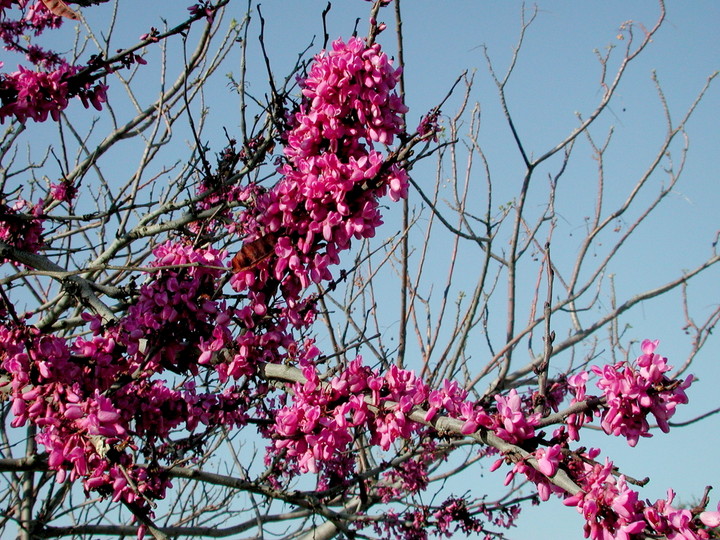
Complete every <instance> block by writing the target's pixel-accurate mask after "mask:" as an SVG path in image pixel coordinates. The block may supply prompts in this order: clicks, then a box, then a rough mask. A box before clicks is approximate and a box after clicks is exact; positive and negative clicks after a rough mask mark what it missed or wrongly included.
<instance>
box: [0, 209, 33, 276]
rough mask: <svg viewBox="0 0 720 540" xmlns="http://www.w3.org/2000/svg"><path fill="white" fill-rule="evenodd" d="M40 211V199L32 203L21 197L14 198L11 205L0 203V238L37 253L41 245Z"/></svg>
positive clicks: (14, 245) (19, 247)
mask: <svg viewBox="0 0 720 540" xmlns="http://www.w3.org/2000/svg"><path fill="white" fill-rule="evenodd" d="M42 213H43V204H42V201H39V202H38V203H37V204H34V205H33V204H31V203H29V202H27V201H25V200H23V199H18V200H16V201H15V202H14V203H13V205H12V206H8V205H7V204H5V203H0V240H2V241H3V242H5V243H6V244H9V245H11V246H13V247H15V248H18V249H22V250H24V251H29V252H31V253H37V252H38V251H39V250H40V249H41V248H42V246H43V239H42V233H43V219H42V217H41V216H42ZM0 262H5V261H3V260H0Z"/></svg>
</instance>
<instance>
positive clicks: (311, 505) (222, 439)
mask: <svg viewBox="0 0 720 540" xmlns="http://www.w3.org/2000/svg"><path fill="white" fill-rule="evenodd" d="M95 4H102V5H97V6H96V5H95ZM122 4H123V3H120V2H115V3H114V5H113V3H105V2H103V1H95V2H91V1H83V2H75V3H67V2H62V1H60V0H42V1H37V2H33V1H32V0H2V1H0V36H1V37H2V40H3V44H4V47H5V51H6V53H5V54H6V57H7V58H8V59H7V60H6V61H5V62H4V66H3V68H2V69H3V72H2V74H0V102H1V103H0V104H1V107H0V122H2V123H3V135H2V141H1V142H0V174H1V176H0V182H1V183H0V259H1V260H2V269H3V274H2V276H1V277H0V381H1V383H0V384H1V386H0V393H1V394H2V396H3V409H2V410H3V424H2V433H1V436H2V438H1V439H0V452H1V453H2V455H1V456H0V470H1V471H2V472H3V476H2V478H3V483H2V488H1V491H0V493H1V497H0V499H1V500H2V509H3V510H2V512H1V513H0V522H1V523H2V527H3V529H4V530H6V531H8V533H7V534H17V535H18V537H19V538H22V539H30V538H59V537H73V538H97V537H101V536H104V535H105V536H118V537H120V536H134V535H136V536H137V537H139V538H142V537H154V538H176V537H183V538H184V537H198V538H202V537H228V538H239V537H243V536H244V535H246V534H247V535H251V536H252V535H255V536H252V537H257V538H259V537H264V536H265V535H278V536H281V537H284V538H313V539H321V538H333V537H348V538H408V539H410V538H428V537H450V536H453V535H461V534H465V535H469V536H472V537H479V538H504V537H506V536H507V535H509V534H511V533H510V532H508V530H509V529H511V528H512V527H513V526H514V525H515V523H516V521H517V520H518V519H520V518H521V516H522V509H523V507H524V506H526V505H529V504H535V503H538V502H544V501H547V500H549V499H558V500H560V501H562V502H563V504H564V505H565V506H567V508H566V510H565V511H566V512H567V513H577V514H579V515H580V516H581V518H582V519H581V522H582V523H584V525H581V527H582V533H584V535H585V537H588V538H593V539H608V538H623V539H635V538H645V537H652V538H684V539H695V538H699V539H705V538H716V537H717V536H718V534H717V532H716V531H715V529H714V527H717V526H718V525H719V524H720V512H717V511H715V510H716V507H715V506H714V505H713V502H711V498H710V497H708V494H707V493H705V494H704V495H705V496H704V497H703V498H702V500H700V501H699V502H698V504H697V505H694V506H692V507H689V506H688V505H682V504H680V503H679V502H678V501H677V500H675V495H674V492H673V491H672V490H670V491H668V495H667V496H666V497H665V498H660V499H657V498H648V497H647V496H646V495H644V494H643V486H644V485H645V484H646V483H647V481H648V480H647V479H645V480H639V479H636V478H634V477H633V476H632V475H633V471H626V470H622V469H621V468H619V467H617V466H615V464H614V461H613V455H611V454H609V453H608V452H607V451H604V450H603V447H602V443H600V444H599V445H598V444H596V443H595V442H592V443H591V444H588V443H586V442H585V441H586V436H587V433H588V432H590V431H592V430H595V434H597V432H598V431H599V432H602V433H603V434H604V436H605V437H606V438H607V440H609V439H610V438H613V437H614V438H620V439H623V440H624V441H626V444H627V445H629V446H630V447H635V446H636V445H638V446H642V445H652V442H653V441H647V440H645V439H647V438H649V437H651V436H653V435H655V434H659V433H658V432H668V431H669V430H670V429H671V428H673V416H674V415H675V413H676V410H677V409H678V408H679V406H681V405H684V404H686V403H687V402H688V399H689V396H692V389H693V384H694V381H695V377H694V376H693V375H691V374H690V372H689V370H690V367H691V363H692V361H693V359H694V358H695V357H696V356H697V355H698V354H699V353H700V351H701V349H702V347H703V345H705V343H706V341H707V340H708V338H709V336H710V334H711V332H712V330H713V329H714V327H715V325H716V324H717V322H718V319H719V318H720V309H718V308H717V307H715V308H713V309H711V310H710V311H707V310H705V311H704V312H702V314H701V318H698V316H695V315H694V314H693V313H692V310H691V307H692V306H691V304H692V303H691V301H690V300H689V296H690V295H689V293H688V289H689V287H691V286H692V284H693V283H694V282H695V280H696V279H697V278H698V277H703V276H705V275H707V274H708V273H709V272H711V271H713V270H715V268H716V266H714V265H715V264H716V263H717V262H718V260H719V257H718V254H717V253H716V252H715V251H714V250H712V251H711V253H710V254H709V256H708V257H707V258H705V259H704V260H701V261H694V262H690V263H689V264H691V265H692V266H689V267H688V268H686V269H685V270H684V272H682V273H678V274H677V275H675V276H673V277H671V278H670V279H668V280H666V281H664V282H662V283H661V284H660V285H655V286H652V287H650V288H647V289H644V290H641V291H635V292H634V293H633V294H632V295H628V296H624V293H623V292H622V291H620V290H616V288H615V285H614V278H613V277H612V275H611V273H612V272H614V269H615V268H616V266H615V261H616V260H617V258H618V256H619V255H618V254H619V253H622V251H623V248H624V246H625V245H626V244H628V243H630V242H631V241H632V238H634V236H635V235H636V234H637V231H638V230H640V229H641V228H642V227H643V226H644V225H645V223H647V222H649V221H650V220H651V219H653V218H654V216H655V215H656V214H657V213H658V212H661V211H662V208H663V204H664V203H665V202H666V199H667V198H668V197H669V196H670V195H671V194H672V193H673V192H674V190H675V189H677V185H678V183H679V181H680V179H681V176H682V172H683V170H684V164H685V158H686V152H687V149H688V144H689V142H688V141H689V139H688V137H687V136H686V131H685V130H686V125H687V122H688V121H689V119H690V118H691V116H692V115H693V114H694V113H696V111H697V110H698V109H699V107H700V106H701V105H702V104H701V101H702V99H703V97H705V95H706V93H707V92H708V91H709V90H710V89H711V83H712V80H713V78H714V75H710V77H709V78H708V79H707V82H706V84H705V86H703V87H700V88H698V89H697V93H696V97H695V99H694V101H692V102H691V103H689V104H687V106H686V108H685V109H684V110H683V111H682V112H681V113H680V114H679V116H678V115H677V113H676V112H675V111H673V114H672V115H671V114H670V112H671V111H670V106H669V105H668V103H667V100H666V98H665V94H664V92H663V90H662V86H661V85H660V84H659V83H657V95H658V102H659V104H660V108H661V112H662V113H663V116H664V118H665V125H664V130H665V131H664V133H663V134H662V135H661V136H660V137H659V138H658V140H659V143H658V145H657V148H656V153H655V154H654V155H653V156H652V157H651V158H650V159H649V160H647V163H645V164H644V168H643V169H642V170H641V172H640V173H639V174H638V175H637V176H636V178H634V179H632V180H626V181H625V182H624V184H623V186H622V194H621V197H620V198H618V197H617V196H616V194H614V193H610V189H609V187H607V186H606V182H607V183H608V184H609V183H610V182H609V180H607V179H606V178H605V170H606V168H609V165H608V161H609V157H608V155H609V150H608V148H609V142H610V140H611V139H612V131H611V130H610V131H609V132H608V133H603V132H602V129H603V128H602V127H600V128H597V130H596V126H598V125H599V126H602V125H603V124H602V122H603V121H604V119H605V118H606V117H607V116H608V115H609V114H611V111H612V109H611V103H614V99H615V98H616V94H617V92H618V88H620V87H621V83H622V81H624V79H625V77H626V72H627V71H628V70H630V69H631V67H632V66H633V65H634V63H635V61H636V58H638V57H640V56H641V55H642V54H643V53H644V51H645V50H646V49H647V48H648V47H651V42H652V40H653V38H654V37H655V36H656V34H657V33H658V31H659V29H660V28H661V26H662V25H663V21H664V19H665V6H664V5H663V4H662V3H660V4H659V5H658V7H657V13H656V20H655V21H654V22H651V23H649V24H646V25H641V24H635V23H632V22H627V23H624V24H623V25H622V26H621V27H620V29H619V34H618V36H617V40H618V41H619V43H620V46H616V47H614V48H611V49H608V50H607V51H605V52H603V53H598V56H597V59H598V66H599V67H598V73H599V85H598V87H599V91H598V93H597V94H596V100H595V104H594V106H593V107H592V108H591V109H590V110H589V111H585V112H583V113H578V115H577V118H576V124H575V127H574V128H572V129H571V130H570V131H569V132H567V133H565V134H564V135H563V136H562V137H560V138H559V139H558V140H556V141H554V142H553V143H552V144H550V145H547V146H543V147H539V146H538V147H535V146H534V145H531V144H530V143H529V142H527V141H526V140H525V139H524V138H523V136H522V131H521V129H519V128H518V122H517V119H516V117H515V116H514V115H513V114H512V112H511V111H512V110H513V109H512V104H511V95H510V94H509V92H508V89H509V88H510V87H511V84H512V80H513V77H514V76H515V70H516V66H517V62H518V58H519V57H520V55H521V54H522V45H523V40H524V39H525V37H526V34H528V33H529V32H532V23H533V21H534V19H535V17H536V16H537V15H538V14H537V12H536V11H532V10H529V11H526V10H523V12H522V18H521V25H520V31H519V39H518V42H517V46H516V47H515V49H514V50H513V53H512V57H511V59H510V62H509V64H508V67H507V69H505V70H504V71H503V70H501V69H500V68H499V67H498V66H497V65H496V63H495V62H494V61H493V60H492V58H491V55H490V54H489V53H488V52H487V51H485V57H486V58H487V69H488V73H489V75H490V80H491V81H492V82H493V84H494V87H495V89H494V94H493V96H492V98H493V99H496V100H497V102H498V103H499V106H500V110H501V113H502V118H503V119H504V126H503V129H505V130H506V131H507V133H509V134H510V136H511V141H512V145H513V148H514V150H515V152H516V156H519V163H520V166H519V167H518V168H517V170H518V171H519V175H518V178H515V179H513V182H510V181H509V180H508V179H500V178H497V177H496V176H495V175H493V174H492V169H493V167H494V165H493V160H492V157H491V156H490V155H488V154H486V152H485V149H484V146H483V143H482V139H483V129H484V126H483V124H482V122H481V118H482V117H481V114H480V110H481V109H480V108H479V106H478V105H473V103H474V100H477V99H480V98H479V97H478V96H477V95H475V90H474V88H473V76H472V75H470V74H468V73H465V74H458V75H459V77H458V78H457V80H455V81H454V82H453V81H448V83H447V88H446V91H445V92H444V93H440V94H438V95H437V96H434V97H433V103H434V105H433V106H432V107H430V108H426V109H425V110H413V109H412V107H411V106H410V103H409V102H408V101H407V100H406V99H405V95H406V91H405V81H406V78H408V77H409V76H410V75H411V73H410V72H409V70H408V69H404V68H407V66H406V64H405V62H404V55H405V52H406V50H407V49H408V44H407V43H405V41H404V39H403V38H404V36H403V25H402V21H403V18H402V15H403V12H402V11H401V5H400V1H399V0H395V2H394V3H392V2H388V1H381V0H376V1H375V2H361V1H359V0H358V1H357V2H355V3H353V4H352V6H350V3H349V2H348V5H347V6H345V5H343V7H342V8H340V7H333V6H332V5H330V4H328V6H327V8H326V9H325V10H321V11H319V12H318V13H317V19H316V20H317V23H318V26H317V28H316V29H314V30H307V32H308V33H307V36H304V37H305V38H306V39H307V47H306V48H305V49H304V50H302V51H293V52H292V53H291V54H288V52H289V51H287V50H286V51H284V54H285V58H283V59H282V61H288V58H289V59H290V60H289V61H290V63H291V66H290V67H289V68H288V69H287V71H286V72H284V73H279V72H278V71H277V70H276V69H275V68H274V67H273V66H274V65H275V62H276V61H277V58H276V57H275V56H274V55H275V54H277V53H276V52H272V51H271V49H273V47H272V44H271V43H269V42H268V35H269V32H270V28H271V26H272V20H271V19H270V18H268V20H266V18H265V16H264V14H263V10H262V6H260V5H257V4H256V3H255V2H252V0H249V1H247V2H239V1H238V0H217V1H212V0H204V1H201V2H199V3H197V4H194V5H191V6H185V5H182V6H180V5H178V6H177V7H176V6H173V8H172V9H171V10H170V11H169V12H167V13H164V14H163V15H164V16H163V18H162V19H158V20H157V22H153V21H149V20H147V17H143V16H142V15H143V14H142V12H139V13H136V14H135V15H134V16H131V15H130V14H129V13H127V12H124V11H123V8H124V6H123V5H122ZM186 7H187V10H185V8H186ZM337 9H343V10H345V9H348V10H352V12H353V14H354V16H357V17H359V19H358V22H356V23H355V25H354V26H353V25H350V26H347V27H342V28H336V26H340V25H339V24H332V21H333V20H334V19H333V18H332V17H333V13H334V12H333V10H337ZM412 9H413V5H412V3H408V5H407V6H406V5H405V4H403V5H402V10H412ZM96 12H97V13H98V14H102V17H99V18H98V20H103V21H104V22H105V24H106V25H107V26H106V27H105V28H104V30H102V31H101V30H99V29H94V28H93V26H91V25H90V24H89V23H88V22H87V21H88V20H95V19H94V18H93V16H94V14H95V13H96ZM86 17H87V19H86ZM128 24H131V25H135V26H133V27H132V28H133V29H134V30H135V31H136V35H138V36H140V37H139V38H137V39H136V40H135V41H132V40H129V38H128V34H127V32H122V33H120V35H116V34H117V32H114V28H115V26H116V25H124V26H127V25H128ZM153 24H157V25H158V26H157V27H155V26H152V25H153ZM161 24H162V25H163V26H160V25H161ZM69 27H72V28H74V29H75V33H74V34H73V33H72V31H68V29H69ZM318 30H321V32H318ZM305 31H306V29H304V28H302V26H301V25H298V26H297V27H296V28H295V32H297V33H302V32H305ZM335 32H336V33H335ZM315 34H317V36H316V37H313V36H314V35H315ZM123 40H126V41H123ZM121 41H123V42H122V43H121ZM388 51H389V52H388ZM258 59H260V61H257V60H258ZM18 63H19V66H18V67H17V69H15V68H14V67H11V66H14V65H17V64H18ZM228 66H230V67H228ZM229 69H230V70H232V71H231V73H229V74H227V73H228V70H229ZM656 82H657V81H656ZM487 98H488V97H487V96H484V97H483V98H482V99H487ZM482 99H481V101H482ZM230 104H231V105H230ZM218 113H220V114H219V115H218ZM218 116H219V117H220V121H219V123H218V120H217V118H218ZM580 147H582V148H583V150H578V148H580ZM582 152H584V154H583V155H578V154H579V153H580V154H581V153H582ZM588 154H590V155H591V157H592V159H594V162H595V169H596V171H597V174H596V176H597V178H596V179H594V180H592V181H589V180H588V179H579V180H576V181H578V182H587V185H586V186H585V187H584V188H583V189H584V190H585V191H586V192H591V193H592V195H591V204H590V205H589V208H588V209H587V210H586V212H588V214H587V215H588V217H586V218H585V221H584V224H583V229H582V230H583V232H582V234H581V235H580V238H579V240H578V239H577V238H573V243H572V245H573V248H572V249H571V250H568V249H567V247H566V246H567V245H568V244H567V242H566V241H564V240H558V239H556V237H557V236H560V234H561V233H560V232H558V231H560V230H561V229H562V226H563V225H562V223H561V221H562V213H563V212H564V210H563V209H562V208H561V204H568V200H567V199H566V198H565V196H564V191H563V190H564V189H566V188H565V186H566V182H565V176H566V174H569V173H567V171H568V170H569V169H571V168H572V166H573V163H574V160H576V159H581V158H583V157H585V158H586V157H587V155H588ZM659 177H662V179H661V180H659V179H658V178H659ZM509 184H511V185H512V187H511V191H510V192H508V191H507V190H508V185H509ZM446 188H447V189H446ZM444 190H445V191H444ZM498 192H500V193H511V197H510V202H505V201H506V200H507V199H503V200H502V204H499V202H501V201H498V200H497V197H496V195H495V194H496V193H498ZM502 196H505V195H502ZM569 204H570V205H571V206H573V205H576V204H578V202H577V201H574V202H573V201H570V203H569ZM383 222H387V224H383ZM697 234H699V235H700V234H703V233H702V232H701V231H700V232H697ZM704 241H707V242H708V244H710V243H711V242H712V241H713V238H712V236H708V237H707V238H704ZM564 242H565V243H564ZM715 245H716V243H715V244H713V247H714V246H715ZM558 246H561V247H562V249H563V254H562V256H559V255H557V251H558V249H559V247H558ZM439 268H442V270H439ZM672 291H679V292H680V294H679V295H678V298H679V302H680V303H679V304H678V309H679V310H682V311H683V313H684V314H685V316H684V330H685V333H686V334H687V335H689V336H690V342H691V344H690V347H689V353H688V356H687V358H685V359H670V360H669V359H668V358H666V357H664V356H663V344H662V343H660V342H659V341H658V339H657V338H662V339H663V343H665V342H666V341H667V340H668V339H673V338H672V337H666V336H643V335H635V334H633V329H632V327H630V326H624V325H625V324H627V323H625V319H624V317H625V316H626V315H627V313H628V312H630V313H632V312H633V308H636V307H637V306H639V305H641V304H643V303H647V302H649V301H651V300H653V299H655V298H658V297H661V296H664V295H665V294H666V293H669V292H672ZM453 295H454V296H453ZM673 366H674V367H673ZM597 440H598V439H597V437H596V436H595V437H594V438H593V439H592V441H597ZM596 446H597V447H596ZM481 474H483V479H484V482H486V483H488V484H493V486H481V485H480V483H478V482H467V481H465V482H463V483H457V482H455V481H454V480H453V479H456V478H458V477H460V476H462V477H463V478H465V479H467V478H470V477H477V478H479V477H480V475H481ZM667 488H672V486H667ZM580 534H581V531H580V530H578V536H579V535H580Z"/></svg>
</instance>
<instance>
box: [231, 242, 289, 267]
mask: <svg viewBox="0 0 720 540" xmlns="http://www.w3.org/2000/svg"><path fill="white" fill-rule="evenodd" d="M278 238H279V236H278V234H277V233H268V234H266V235H264V236H261V237H260V238H258V239H257V240H253V241H252V242H245V243H244V244H243V247H242V248H241V249H240V251H239V252H238V254H237V255H235V256H234V257H233V260H232V269H233V272H235V273H236V274H237V273H238V272H242V271H243V270H249V269H250V268H252V267H253V266H255V265H257V264H258V263H260V262H262V261H264V260H265V259H267V258H268V257H269V256H270V255H272V253H273V251H274V250H275V244H277V241H278Z"/></svg>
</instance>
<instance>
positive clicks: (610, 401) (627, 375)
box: [592, 339, 693, 446]
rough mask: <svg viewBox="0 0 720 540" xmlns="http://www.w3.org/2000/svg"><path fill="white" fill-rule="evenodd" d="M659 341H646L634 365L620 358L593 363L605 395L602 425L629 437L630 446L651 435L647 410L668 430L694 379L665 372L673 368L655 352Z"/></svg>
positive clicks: (599, 384) (660, 425)
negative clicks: (671, 376) (599, 364)
mask: <svg viewBox="0 0 720 540" xmlns="http://www.w3.org/2000/svg"><path fill="white" fill-rule="evenodd" d="M657 345H658V342H657V341H650V340H647V339H646V340H645V341H643V343H642V351H643V354H642V355H641V356H640V357H639V358H638V359H637V360H636V361H635V365H630V364H627V363H625V362H619V363H618V364H615V365H613V366H604V367H597V366H593V367H592V371H593V372H594V373H595V374H597V375H598V376H599V380H598V381H597V386H598V388H600V389H601V390H602V391H603V395H604V396H605V404H606V409H605V412H604V413H603V416H602V428H603V429H604V430H605V432H606V433H612V434H613V435H622V436H624V437H626V438H627V440H628V443H629V444H630V446H635V445H636V444H637V442H638V439H639V438H640V437H650V436H652V435H651V433H649V429H650V426H649V424H648V421H647V416H648V414H652V415H653V416H654V417H655V420H656V421H657V424H658V427H660V429H661V430H662V431H664V432H665V433H667V432H668V431H669V429H670V427H669V425H668V420H669V419H670V418H671V417H672V416H673V414H675V408H676V406H677V405H678V404H681V403H687V395H686V394H685V390H686V389H687V388H688V387H689V386H690V384H691V383H692V381H693V377H692V375H690V376H688V377H687V378H686V379H685V380H684V381H682V382H681V381H677V380H670V379H669V378H668V377H667V376H666V375H665V374H666V373H667V372H668V371H670V369H672V368H671V366H668V364H667V358H664V357H662V356H660V355H657V354H655V349H656V348H657Z"/></svg>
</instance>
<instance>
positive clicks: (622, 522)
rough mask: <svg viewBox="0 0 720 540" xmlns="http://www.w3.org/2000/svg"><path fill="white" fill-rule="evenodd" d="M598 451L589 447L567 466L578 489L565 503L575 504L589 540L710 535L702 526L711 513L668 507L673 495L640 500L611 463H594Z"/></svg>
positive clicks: (686, 539) (700, 539) (699, 539)
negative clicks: (697, 513) (582, 457)
mask: <svg viewBox="0 0 720 540" xmlns="http://www.w3.org/2000/svg"><path fill="white" fill-rule="evenodd" d="M598 453H599V451H598V450H591V451H590V452H589V454H588V456H587V458H588V459H587V461H579V460H576V461H575V462H574V463H573V464H572V465H571V468H572V469H573V470H574V473H575V474H574V476H575V477H576V481H577V482H578V484H579V485H580V487H581V488H582V491H580V492H579V493H577V494H576V495H573V496H571V497H567V498H566V499H565V501H564V504H565V505H566V506H575V507H576V508H577V510H578V512H580V513H581V514H582V515H583V517H584V518H585V521H586V524H585V537H586V538H591V539H592V540H611V539H620V540H631V539H633V538H645V537H648V536H651V537H656V536H657V537H662V538H669V539H676V540H681V539H682V540H705V539H708V538H710V536H709V534H708V532H707V531H705V530H704V528H703V527H702V525H703V524H705V525H708V524H710V525H712V524H713V523H714V520H713V518H714V517H715V513H714V512H704V513H702V514H701V515H700V517H699V518H698V516H695V515H694V514H693V513H692V512H691V511H690V510H687V509H680V508H675V507H674V506H672V502H673V499H674V497H675V494H674V493H673V491H672V490H669V491H668V496H667V499H659V500H657V501H655V503H653V504H650V502H649V501H645V502H643V501H641V500H640V498H639V495H638V493H637V492H636V491H633V490H632V489H630V488H629V486H628V483H627V481H626V479H625V477H624V476H622V475H621V476H619V477H615V476H613V463H612V462H611V461H606V462H605V464H604V465H601V464H599V463H596V462H594V461H593V460H594V458H595V457H597V455H598Z"/></svg>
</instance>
